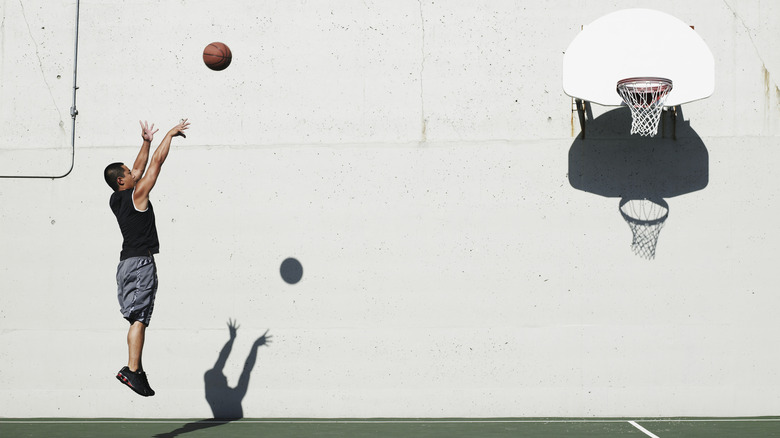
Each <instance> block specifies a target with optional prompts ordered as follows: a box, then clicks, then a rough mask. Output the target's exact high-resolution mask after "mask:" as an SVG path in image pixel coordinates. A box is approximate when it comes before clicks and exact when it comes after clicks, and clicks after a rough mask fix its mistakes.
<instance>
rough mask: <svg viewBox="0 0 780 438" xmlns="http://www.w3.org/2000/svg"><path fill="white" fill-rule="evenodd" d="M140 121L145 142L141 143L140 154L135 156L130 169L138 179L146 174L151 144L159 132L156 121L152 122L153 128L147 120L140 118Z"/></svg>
mask: <svg viewBox="0 0 780 438" xmlns="http://www.w3.org/2000/svg"><path fill="white" fill-rule="evenodd" d="M138 123H140V124H141V138H142V139H143V143H142V144H141V150H140V151H139V152H138V156H137V157H136V158H135V162H134V163H133V168H132V169H130V174H131V175H132V176H133V179H134V180H136V181H138V180H139V179H141V177H142V176H144V170H146V163H147V162H149V146H150V145H151V144H152V140H153V139H154V134H155V133H156V132H157V130H156V129H154V123H152V127H151V128H150V127H149V123H147V122H146V121H143V122H141V121H140V120H139V121H138Z"/></svg>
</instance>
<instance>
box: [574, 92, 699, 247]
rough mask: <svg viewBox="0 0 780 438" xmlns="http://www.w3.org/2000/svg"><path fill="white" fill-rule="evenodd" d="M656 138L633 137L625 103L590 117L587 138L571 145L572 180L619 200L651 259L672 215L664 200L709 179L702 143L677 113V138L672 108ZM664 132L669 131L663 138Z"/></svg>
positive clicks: (639, 244) (637, 241) (636, 240)
mask: <svg viewBox="0 0 780 438" xmlns="http://www.w3.org/2000/svg"><path fill="white" fill-rule="evenodd" d="M662 117H663V118H664V119H663V120H662V121H661V122H662V123H661V125H660V126H659V134H658V135H656V136H654V137H641V136H637V135H633V136H632V135H630V128H631V112H630V111H629V109H628V108H627V107H620V108H618V109H615V110H612V111H608V112H606V113H604V114H602V115H601V116H599V117H597V118H595V119H592V120H588V122H587V125H586V126H587V136H585V138H582V136H578V137H577V139H576V140H574V143H573V144H572V145H571V148H570V149H569V183H570V184H571V186H572V187H574V188H575V189H577V190H582V191H584V192H588V193H593V194H596V195H600V196H604V197H608V198H619V199H620V202H619V203H618V209H619V212H620V214H621V215H622V216H623V218H624V219H625V220H626V222H628V224H629V226H630V227H631V231H632V233H633V235H634V240H633V242H632V248H633V249H634V252H636V253H637V254H638V255H640V256H643V257H645V258H648V259H652V258H654V257H655V244H656V241H657V239H658V233H660V230H661V228H662V227H663V224H664V221H665V220H666V218H667V217H668V214H669V206H668V204H667V203H666V201H664V198H672V197H675V196H680V195H684V194H687V193H691V192H695V191H698V190H702V189H704V188H705V187H707V183H708V181H709V153H708V152H707V148H706V147H705V146H704V142H703V141H702V140H701V138H700V137H699V136H698V135H697V134H696V132H695V131H694V130H693V129H692V128H691V127H690V123H689V122H687V121H685V120H684V119H683V115H682V110H681V109H678V111H677V123H676V137H677V139H676V140H675V139H672V138H670V137H671V135H669V134H668V132H669V131H671V130H672V129H673V124H672V123H671V120H670V119H671V117H670V115H669V112H668V111H664V114H663V115H662ZM663 130H665V131H667V134H666V135H669V136H668V137H667V136H664V133H663Z"/></svg>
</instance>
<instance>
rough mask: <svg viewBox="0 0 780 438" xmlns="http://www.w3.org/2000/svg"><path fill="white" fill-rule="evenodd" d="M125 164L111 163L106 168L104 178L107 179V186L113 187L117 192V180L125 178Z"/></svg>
mask: <svg viewBox="0 0 780 438" xmlns="http://www.w3.org/2000/svg"><path fill="white" fill-rule="evenodd" d="M122 166H124V163H111V164H109V165H108V166H106V170H104V171H103V177H104V178H106V184H108V186H109V187H111V188H112V189H113V190H114V191H115V192H116V191H117V190H119V184H117V183H116V179H117V178H119V177H122V176H125V169H124V167H122Z"/></svg>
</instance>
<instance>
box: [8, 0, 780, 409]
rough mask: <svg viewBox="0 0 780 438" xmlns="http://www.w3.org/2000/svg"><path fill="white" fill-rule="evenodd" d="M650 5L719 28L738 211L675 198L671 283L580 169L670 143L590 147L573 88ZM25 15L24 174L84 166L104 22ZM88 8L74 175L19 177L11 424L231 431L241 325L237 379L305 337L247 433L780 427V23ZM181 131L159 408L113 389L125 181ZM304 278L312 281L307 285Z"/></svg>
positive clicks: (169, 5) (14, 163) (722, 11)
mask: <svg viewBox="0 0 780 438" xmlns="http://www.w3.org/2000/svg"><path fill="white" fill-rule="evenodd" d="M650 3H651V4H650ZM631 6H645V7H648V6H649V7H653V8H656V9H659V10H663V11H666V12H668V13H670V14H672V15H675V16H677V17H679V18H681V19H682V20H684V21H686V22H688V23H690V24H692V25H694V26H695V28H696V31H697V32H699V33H700V34H701V35H702V37H703V38H704V40H705V41H706V42H707V43H708V44H709V46H710V48H711V50H712V52H713V54H714V56H715V60H716V69H717V70H716V91H715V94H714V95H713V96H712V97H711V98H709V99H707V100H704V101H700V102H696V103H692V104H689V105H685V106H684V107H683V115H684V119H685V122H687V123H689V127H688V126H687V123H682V122H681V132H682V133H683V135H681V138H680V139H678V143H677V144H678V145H680V147H681V148H689V149H691V150H692V151H693V154H692V155H690V156H689V157H688V158H690V159H691V160H692V163H694V164H696V166H698V167H696V169H694V171H695V172H699V173H698V174H697V175H695V176H694V177H695V178H698V179H697V181H699V182H701V181H704V183H705V184H704V185H706V187H703V188H702V187H698V188H696V187H695V186H696V184H693V185H692V186H691V187H690V190H688V191H686V193H685V194H678V196H675V197H671V198H667V201H668V203H669V205H670V215H669V219H668V220H667V222H666V226H665V228H664V229H663V231H662V233H661V235H660V239H659V243H658V249H657V256H656V259H655V260H652V261H648V260H644V259H641V258H639V257H637V256H636V255H634V254H633V253H632V252H631V249H630V241H631V233H630V231H629V228H628V225H627V224H626V223H625V222H624V221H623V219H622V218H621V216H620V214H619V212H618V199H617V198H614V197H609V196H602V195H600V194H595V193H592V192H588V191H584V190H582V189H581V187H580V188H577V187H576V186H577V183H576V181H577V180H576V178H573V177H572V176H571V175H568V172H569V169H570V167H571V166H572V165H575V166H584V165H586V164H587V163H586V162H585V161H578V160H580V158H577V155H576V154H574V155H572V152H573V151H577V150H579V151H583V150H584V151H585V152H588V151H592V149H582V148H583V147H584V148H587V147H588V145H589V144H592V145H595V146H594V147H600V148H602V150H607V149H609V147H612V146H614V147H615V148H617V149H616V150H620V151H622V153H629V154H630V153H631V152H630V151H631V149H627V148H630V147H631V145H635V146H637V145H638V146H640V147H651V148H652V147H655V146H654V143H647V142H645V143H642V142H641V141H638V140H637V139H636V137H629V136H628V135H626V134H624V133H623V134H620V135H619V136H617V140H616V138H615V136H605V137H604V138H602V139H601V140H599V137H598V135H594V136H592V137H589V138H588V140H586V142H585V143H583V142H582V141H581V140H577V138H576V136H577V134H578V133H579V123H578V121H577V118H576V114H575V115H574V116H572V112H571V99H570V98H569V97H567V96H566V95H564V94H563V91H562V89H561V85H560V84H561V77H560V74H561V59H562V52H563V50H565V48H566V47H567V45H568V43H569V42H570V41H571V40H572V39H573V38H574V37H575V35H576V34H577V32H578V31H579V29H580V27H581V25H583V24H587V23H589V22H591V21H593V20H594V19H596V18H598V17H600V16H602V15H604V14H606V13H608V12H611V11H613V10H615V9H616V8H618V7H621V8H622V7H631ZM0 7H2V17H3V18H2V22H0V23H2V24H0V34H1V35H2V47H1V49H2V50H0V75H1V76H2V81H0V82H2V83H0V92H1V94H0V98H1V99H2V117H1V118H0V123H2V125H0V127H1V128H2V129H0V145H1V146H0V147H1V149H0V173H2V174H3V175H7V174H14V173H15V172H19V173H25V174H34V173H37V174H41V173H43V174H61V173H64V172H66V171H67V170H68V167H69V164H70V163H69V151H70V133H71V131H70V117H69V110H68V109H69V107H70V105H71V100H70V99H71V89H70V87H71V85H72V82H71V81H72V68H73V63H72V61H73V53H72V49H73V25H74V16H75V3H74V1H73V0H63V1H50V0H47V1H45V2H44V1H43V0H22V1H20V2H14V1H6V2H2V3H1V4H0ZM80 9H81V26H80V39H79V60H78V61H79V69H78V74H79V81H78V82H79V86H80V89H79V91H78V102H77V107H78V110H79V115H78V118H77V124H76V143H75V144H76V155H75V167H74V169H73V172H72V173H71V174H70V175H68V176H67V177H66V178H63V179H54V180H53V179H37V180H36V179H0V248H2V250H1V251H0V364H2V366H0V415H2V416H4V417H58V416H65V417H194V418H199V417H203V418H207V417H210V416H211V415H212V413H211V410H210V408H209V406H208V404H207V403H206V400H205V396H204V391H205V388H204V381H203V374H204V372H206V371H207V370H209V369H210V368H211V367H212V366H213V364H214V362H215V360H216V359H217V356H218V354H219V352H220V349H221V348H222V346H223V345H224V343H225V341H227V339H228V330H227V325H226V322H227V320H228V319H229V318H235V319H236V320H237V321H238V323H239V324H240V325H241V327H240V329H239V331H238V338H237V340H236V343H235V346H234V348H233V352H232V355H231V356H230V358H229V361H228V366H227V367H226V369H225V374H226V375H227V378H228V380H229V382H230V384H231V385H235V384H236V381H237V379H238V376H239V374H240V372H241V368H242V365H243V361H244V359H245V358H246V356H247V354H248V353H249V351H250V346H251V343H252V342H253V341H254V339H255V338H256V337H258V336H260V335H261V334H262V333H263V332H264V331H265V330H266V329H270V332H269V334H271V335H272V336H273V337H272V338H271V339H272V343H271V344H270V345H269V346H268V347H262V348H261V349H260V351H259V353H258V357H257V363H256V365H255V367H254V369H253V372H252V376H251V380H250V384H249V389H248V393H247V395H246V397H245V398H244V399H243V401H242V406H243V413H244V415H245V416H247V417H367V416H380V417H398V416H400V417H411V416H414V417H438V416H454V417H486V416H513V417H515V416H640V415H641V416H671V415H696V416H698V415H703V416H710V415H718V416H731V415H776V414H777V413H778V411H779V410H780V372H778V369H780V366H778V365H780V364H779V363H778V362H780V355H778V353H777V352H776V348H775V346H776V345H777V343H778V329H779V328H780V327H779V323H778V320H777V317H776V309H777V308H778V305H780V298H779V297H778V295H777V286H776V280H775V278H774V275H773V274H772V272H773V271H774V269H776V263H775V257H776V253H777V248H779V247H780V231H778V227H777V226H776V223H775V222H776V221H775V218H776V217H777V213H778V194H777V192H778V187H780V172H778V170H777V165H778V164H777V163H778V162H779V160H780V148H778V147H779V146H780V137H778V134H779V133H780V119H779V118H778V116H779V115H780V104H779V101H780V88H778V85H779V84H780V80H779V79H778V78H779V77H780V76H778V75H780V52H778V51H777V50H776V44H775V43H776V42H777V41H778V38H780V30H778V26H777V25H776V24H777V23H778V21H780V6H777V5H776V4H775V3H773V2H758V1H735V0H730V1H727V2H714V1H704V0H697V1H689V2H679V1H671V0H669V1H656V2H640V1H626V2H619V5H617V4H616V3H615V2H605V1H565V2H542V3H538V2H519V1H505V0H495V1H473V0H470V1H447V2H431V1H427V0H426V1H412V0H398V1H392V2H382V1H354V0H337V1H336V0H334V1H314V0H308V1H307V0H301V1H297V0H296V1H284V2H279V1H241V2H239V1H234V2H211V1H203V0H181V1H152V0H144V1H142V0H134V1H121V2H120V1H116V0H115V1H105V0H100V1H95V0H92V1H88V0H87V1H82V2H81V8H80ZM212 41H223V42H225V43H227V44H228V45H229V46H230V47H231V49H232V51H233V55H234V57H233V63H232V65H231V66H230V67H229V68H228V69H227V70H225V71H223V72H220V73H217V72H212V71H210V70H208V69H206V68H205V67H204V66H203V64H202V61H201V51H202V49H203V47H204V46H205V45H206V44H208V43H209V42H212ZM58 76H59V78H58ZM593 110H594V112H595V113H596V114H595V116H600V115H602V114H603V113H605V112H606V111H607V110H608V108H607V109H605V108H599V107H596V106H594V108H593ZM180 117H189V118H190V120H191V122H192V129H191V130H190V131H189V135H188V138H187V139H181V140H180V139H177V140H175V145H174V148H173V150H172V152H171V154H170V157H169V160H168V162H166V164H165V167H164V170H163V173H162V176H161V179H160V181H159V183H158V185H157V187H156V188H155V189H154V191H153V196H152V199H153V201H154V203H155V208H156V211H157V221H158V229H159V233H160V236H161V244H162V251H161V253H160V255H159V257H158V258H157V261H158V266H159V271H160V291H159V295H158V300H157V306H156V308H155V313H154V317H153V320H152V324H151V326H150V328H149V331H148V338H147V348H146V351H145V357H144V364H145V367H146V369H147V371H148V373H149V376H150V380H151V383H152V384H153V386H154V388H155V389H156V390H157V392H158V394H157V395H156V396H155V397H153V398H149V399H143V398H140V397H138V396H136V395H135V394H132V393H131V392H130V391H129V390H127V389H126V388H123V387H121V386H120V385H119V383H117V381H116V380H115V379H114V377H113V375H114V373H115V372H116V371H117V370H118V369H119V368H120V367H121V366H122V365H123V364H124V362H125V360H126V347H125V333H126V328H127V327H126V323H125V322H124V320H123V319H122V318H121V316H120V315H119V312H118V307H117V303H116V298H115V280H114V273H115V268H116V263H117V261H118V253H119V248H120V244H121V236H120V234H119V231H118V228H117V226H116V223H115V220H114V218H113V215H112V214H111V212H110V210H109V208H108V198H109V196H110V190H109V188H108V187H107V186H106V185H105V183H104V182H103V180H102V171H103V168H104V167H105V165H106V164H108V163H109V162H111V161H116V160H119V161H125V162H131V161H132V160H133V159H134V157H135V154H136V151H137V148H138V146H139V145H140V138H139V127H138V125H137V123H138V122H137V121H138V120H139V119H148V120H149V121H150V122H151V121H153V122H154V123H155V124H156V125H157V126H159V127H160V128H161V132H160V133H158V141H159V139H160V138H162V133H163V132H164V131H165V130H166V129H168V128H169V127H170V126H172V125H173V124H174V123H176V122H177V121H178V120H179V118H180ZM598 120H599V119H597V121H598ZM601 120H602V121H603V120H605V119H601ZM594 126H596V128H595V129H596V131H594V132H596V134H598V133H599V132H601V131H600V130H602V131H603V130H605V129H607V130H608V129H617V130H622V129H623V126H620V127H614V126H610V125H609V124H605V123H601V125H599V123H596V121H594ZM625 129H626V130H627V129H628V126H625ZM606 137H609V139H607V138H606ZM588 141H593V142H594V143H587V142H588ZM632 142H636V143H632ZM156 143H157V141H155V145H156ZM658 145H661V146H663V148H665V149H664V150H665V151H666V152H665V153H666V154H667V155H665V156H666V157H667V158H668V157H671V158H674V156H675V155H674V154H675V152H674V149H673V147H674V143H673V142H671V141H670V140H668V138H667V139H666V140H664V139H661V138H660V137H659V138H658ZM661 146H659V147H661ZM702 147H703V148H704V149H702ZM578 148H579V149H578ZM626 151H629V152H626ZM605 156H606V157H607V158H609V154H607V153H605ZM590 158H593V157H590ZM660 169H661V171H663V170H662V169H663V168H660ZM676 169H678V170H679V171H681V172H685V170H686V166H678V167H677V168H676ZM702 172H703V173H702ZM677 176H679V175H677ZM684 180H685V175H683V176H682V179H681V181H683V182H681V184H684ZM287 257H295V258H296V259H298V260H300V262H301V263H302V265H303V270H304V274H303V279H302V281H301V282H300V283H298V284H295V285H289V284H287V283H285V282H284V281H283V280H282V278H281V276H280V274H279V266H280V264H281V262H282V261H283V260H284V259H285V258H287Z"/></svg>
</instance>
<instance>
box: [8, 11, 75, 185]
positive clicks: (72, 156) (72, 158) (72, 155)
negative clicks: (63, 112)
mask: <svg viewBox="0 0 780 438" xmlns="http://www.w3.org/2000/svg"><path fill="white" fill-rule="evenodd" d="M79 2H80V0H76V35H75V41H74V43H73V45H74V48H73V105H72V106H71V107H70V118H71V119H72V120H73V122H72V123H73V124H72V128H71V133H70V147H71V151H70V169H68V171H67V172H65V173H64V174H62V175H0V178H21V179H33V178H35V179H46V178H51V179H59V178H65V177H66V176H68V175H70V173H71V172H72V171H73V166H74V164H75V160H76V116H77V115H78V113H79V112H78V110H77V109H76V90H78V89H79V87H78V85H77V82H76V73H77V72H78V59H79V6H80V5H79Z"/></svg>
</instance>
